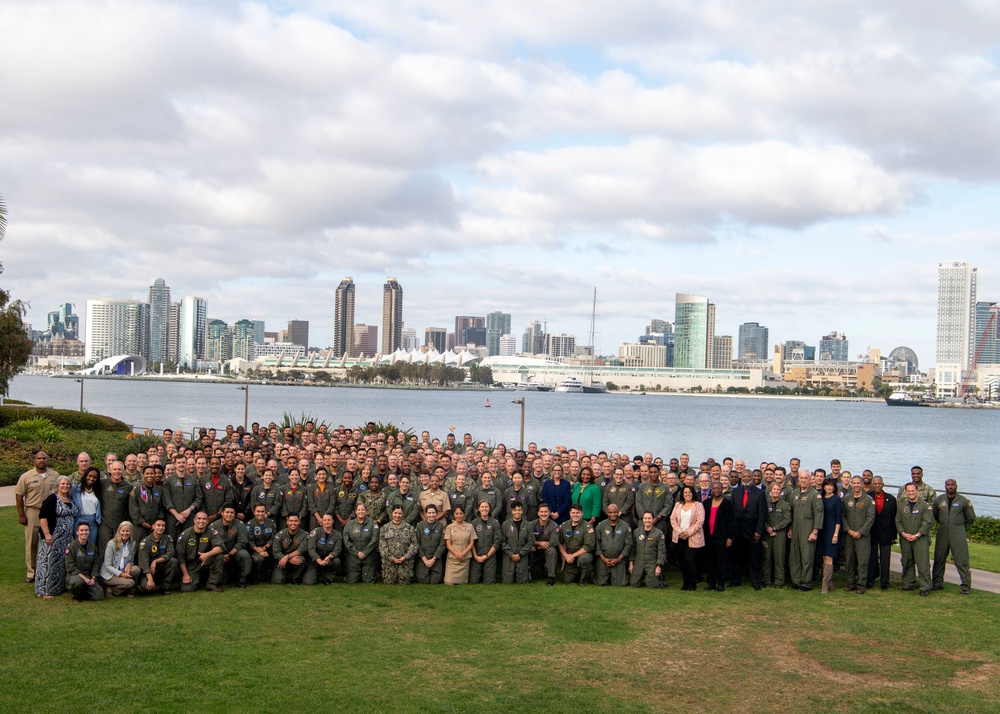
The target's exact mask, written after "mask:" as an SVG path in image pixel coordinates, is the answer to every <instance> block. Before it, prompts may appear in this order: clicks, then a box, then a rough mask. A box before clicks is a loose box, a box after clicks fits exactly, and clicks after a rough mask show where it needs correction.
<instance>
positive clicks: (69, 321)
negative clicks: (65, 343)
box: [59, 302, 80, 340]
mask: <svg viewBox="0 0 1000 714" xmlns="http://www.w3.org/2000/svg"><path fill="white" fill-rule="evenodd" d="M74 307H75V305H73V303H70V302H64V303H63V304H62V305H60V306H59V321H60V322H61V323H62V324H63V336H64V337H65V338H66V339H67V340H75V339H78V338H79V335H80V316H79V315H74V314H73V308H74Z"/></svg>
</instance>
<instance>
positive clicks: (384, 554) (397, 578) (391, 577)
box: [378, 478, 417, 585]
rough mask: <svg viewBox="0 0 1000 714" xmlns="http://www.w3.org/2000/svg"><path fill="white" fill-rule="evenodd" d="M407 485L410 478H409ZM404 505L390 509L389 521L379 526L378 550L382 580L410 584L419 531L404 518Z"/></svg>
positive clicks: (396, 505) (387, 583)
mask: <svg viewBox="0 0 1000 714" xmlns="http://www.w3.org/2000/svg"><path fill="white" fill-rule="evenodd" d="M406 481H407V486H409V479H408V478H407V480H406ZM403 513H404V511H403V506H402V505H401V504H399V503H397V504H395V505H394V506H393V507H392V508H391V509H390V516H389V522H388V523H386V524H385V525H384V526H382V527H381V528H379V536H378V552H379V556H380V557H381V559H382V582H384V583H385V584H386V585H409V584H410V581H411V580H413V558H414V557H415V556H416V555H417V532H416V530H415V529H414V528H413V526H412V525H410V524H409V523H407V522H406V521H405V520H404V519H403Z"/></svg>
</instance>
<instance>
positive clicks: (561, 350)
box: [545, 332, 576, 360]
mask: <svg viewBox="0 0 1000 714" xmlns="http://www.w3.org/2000/svg"><path fill="white" fill-rule="evenodd" d="M545 354H546V355H547V356H548V357H549V359H555V360H559V359H565V358H567V357H573V356H574V355H575V354H576V335H567V334H566V333H565V332H563V333H560V334H558V335H552V334H549V335H546V336H545Z"/></svg>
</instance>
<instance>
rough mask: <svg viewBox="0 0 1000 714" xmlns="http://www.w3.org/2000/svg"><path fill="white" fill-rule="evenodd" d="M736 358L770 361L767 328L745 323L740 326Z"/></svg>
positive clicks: (753, 323)
mask: <svg viewBox="0 0 1000 714" xmlns="http://www.w3.org/2000/svg"><path fill="white" fill-rule="evenodd" d="M736 356H737V357H738V358H739V359H769V358H770V354H769V353H768V350H767V328H766V327H764V326H763V325H761V324H759V323H757V322H744V323H743V324H742V325H740V332H739V348H738V350H737V352H736Z"/></svg>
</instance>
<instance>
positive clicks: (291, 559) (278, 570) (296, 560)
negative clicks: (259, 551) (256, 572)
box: [271, 513, 309, 585]
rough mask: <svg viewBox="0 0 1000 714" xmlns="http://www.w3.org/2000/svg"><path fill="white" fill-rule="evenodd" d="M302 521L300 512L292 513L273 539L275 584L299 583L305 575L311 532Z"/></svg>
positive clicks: (273, 581)
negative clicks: (303, 525) (302, 524)
mask: <svg viewBox="0 0 1000 714" xmlns="http://www.w3.org/2000/svg"><path fill="white" fill-rule="evenodd" d="M301 523H302V518H301V517H300V516H299V514H298V513H290V514H289V515H288V516H286V518H285V527H284V528H283V529H282V530H280V531H278V532H277V533H276V534H275V536H274V540H272V541H271V555H272V557H273V558H274V571H273V572H272V573H271V582H272V583H273V584H275V585H283V584H284V583H286V582H289V583H294V584H296V585H297V584H299V583H301V582H302V578H303V577H304V576H305V572H306V551H307V550H308V548H309V534H308V533H306V532H305V531H304V530H302V528H301V527H300V524H301Z"/></svg>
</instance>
